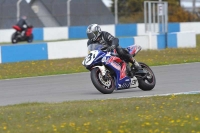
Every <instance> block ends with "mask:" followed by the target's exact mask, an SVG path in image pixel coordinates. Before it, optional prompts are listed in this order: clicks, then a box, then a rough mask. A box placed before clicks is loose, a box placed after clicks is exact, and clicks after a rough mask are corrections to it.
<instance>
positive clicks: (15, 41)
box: [11, 32, 18, 44]
mask: <svg viewBox="0 0 200 133" xmlns="http://www.w3.org/2000/svg"><path fill="white" fill-rule="evenodd" d="M11 42H12V43H13V44H15V43H18V38H17V33H16V32H15V33H13V34H12V37H11Z"/></svg>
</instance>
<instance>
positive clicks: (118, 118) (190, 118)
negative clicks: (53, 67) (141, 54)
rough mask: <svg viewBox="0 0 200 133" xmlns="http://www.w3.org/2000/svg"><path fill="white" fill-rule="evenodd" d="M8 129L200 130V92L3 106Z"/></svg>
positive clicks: (57, 132) (17, 132)
mask: <svg viewBox="0 0 200 133" xmlns="http://www.w3.org/2000/svg"><path fill="white" fill-rule="evenodd" d="M0 123H1V125H0V132H2V133H3V132H5V133H8V132H9V133H200V126H199V125H200V94H196V95H177V96H175V95H170V96H157V97H146V98H128V99H116V100H94V101H73V102H63V103H55V104H54V103H51V104H48V103H40V104H39V103H32V104H20V105H14V106H6V107H0Z"/></svg>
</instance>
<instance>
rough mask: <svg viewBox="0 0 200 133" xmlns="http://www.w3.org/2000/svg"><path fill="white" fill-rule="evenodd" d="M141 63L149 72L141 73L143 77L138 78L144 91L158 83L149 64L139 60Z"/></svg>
mask: <svg viewBox="0 0 200 133" xmlns="http://www.w3.org/2000/svg"><path fill="white" fill-rule="evenodd" d="M139 64H140V65H141V67H142V68H143V70H144V71H146V72H147V74H146V75H141V78H138V83H139V86H138V87H139V88H140V89H141V90H143V91H149V90H152V89H153V88H154V87H155V85H156V78H155V75H154V73H153V71H152V70H151V68H150V67H149V66H148V65H146V64H145V63H142V62H139Z"/></svg>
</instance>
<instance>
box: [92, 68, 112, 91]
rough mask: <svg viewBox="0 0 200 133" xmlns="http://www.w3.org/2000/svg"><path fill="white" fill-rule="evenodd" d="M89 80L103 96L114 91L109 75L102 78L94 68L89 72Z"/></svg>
mask: <svg viewBox="0 0 200 133" xmlns="http://www.w3.org/2000/svg"><path fill="white" fill-rule="evenodd" d="M90 77H91V80H92V83H93V85H94V86H95V87H96V89H97V90H98V91H100V92H101V93H103V94H111V93H112V92H113V91H114V90H115V82H114V79H113V78H112V77H111V75H110V74H107V75H106V78H104V77H103V75H102V74H101V71H100V69H99V68H94V69H92V70H91V75H90Z"/></svg>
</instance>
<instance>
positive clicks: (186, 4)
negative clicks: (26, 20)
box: [26, 0, 200, 7]
mask: <svg viewBox="0 0 200 133" xmlns="http://www.w3.org/2000/svg"><path fill="white" fill-rule="evenodd" d="M26 1H27V2H30V0H26ZM102 1H103V3H104V4H105V5H106V6H107V7H110V6H111V3H112V1H111V0H102ZM188 1H190V0H188ZM181 5H182V6H184V7H192V0H191V1H190V2H185V1H184V2H182V3H181ZM196 6H197V7H199V6H200V2H199V1H197V3H196Z"/></svg>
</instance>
